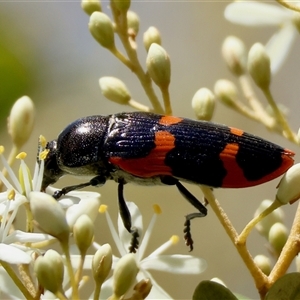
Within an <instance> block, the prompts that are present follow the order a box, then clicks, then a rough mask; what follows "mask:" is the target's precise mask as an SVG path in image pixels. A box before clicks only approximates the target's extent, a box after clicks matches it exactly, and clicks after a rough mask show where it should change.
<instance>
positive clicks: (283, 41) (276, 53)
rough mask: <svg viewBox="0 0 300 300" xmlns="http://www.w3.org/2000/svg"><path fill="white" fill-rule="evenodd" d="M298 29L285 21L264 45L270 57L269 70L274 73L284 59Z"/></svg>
mask: <svg viewBox="0 0 300 300" xmlns="http://www.w3.org/2000/svg"><path fill="white" fill-rule="evenodd" d="M297 34H298V31H297V29H296V27H295V26H294V25H293V23H291V22H286V23H285V24H284V25H283V26H282V27H281V29H280V30H278V32H276V33H275V34H274V35H273V36H272V37H271V39H270V40H269V41H268V43H267V45H266V51H267V53H268V55H269V56H270V59H271V72H272V74H275V73H276V72H277V71H278V70H279V69H280V67H281V66H282V65H283V63H284V61H285V60H286V58H287V56H288V54H289V52H290V50H291V47H292V45H293V43H294V41H295V39H296V37H297Z"/></svg>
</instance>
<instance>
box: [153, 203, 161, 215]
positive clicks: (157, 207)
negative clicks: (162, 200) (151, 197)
mask: <svg viewBox="0 0 300 300" xmlns="http://www.w3.org/2000/svg"><path fill="white" fill-rule="evenodd" d="M153 210H154V213H155V214H157V215H160V214H161V213H162V211H161V208H160V206H159V205H158V204H154V205H153Z"/></svg>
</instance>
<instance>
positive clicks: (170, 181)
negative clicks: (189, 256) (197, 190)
mask: <svg viewBox="0 0 300 300" xmlns="http://www.w3.org/2000/svg"><path fill="white" fill-rule="evenodd" d="M161 181H162V182H163V183H164V184H167V185H176V187H177V189H178V190H179V192H180V193H181V195H182V196H183V197H184V198H185V199H186V200H187V201H188V202H189V203H190V204H192V205H193V206H194V207H195V208H196V209H197V210H198V211H199V212H197V213H191V214H188V215H187V216H186V220H185V223H184V230H183V232H184V239H185V244H186V245H187V246H189V247H190V251H193V248H194V247H193V244H194V241H193V239H192V234H191V220H192V219H194V218H201V217H205V216H206V215H207V208H206V207H205V206H204V205H203V204H202V203H201V202H200V201H199V200H198V199H197V198H196V197H195V196H194V195H193V194H192V193H191V192H190V191H189V190H188V189H187V188H185V187H184V186H183V185H182V184H181V183H180V182H179V180H178V179H176V178H174V177H171V176H165V177H162V178H161Z"/></svg>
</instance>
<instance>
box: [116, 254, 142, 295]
mask: <svg viewBox="0 0 300 300" xmlns="http://www.w3.org/2000/svg"><path fill="white" fill-rule="evenodd" d="M138 270H139V269H138V266H137V264H136V261H135V257H134V254H132V253H129V254H126V255H124V256H123V257H122V258H120V260H119V261H118V262H117V264H116V267H115V270H114V274H113V278H114V283H113V293H114V295H115V296H116V297H121V296H123V295H125V293H126V292H127V291H128V289H129V288H130V287H131V286H132V284H133V282H134V281H135V278H136V275H137V273H138Z"/></svg>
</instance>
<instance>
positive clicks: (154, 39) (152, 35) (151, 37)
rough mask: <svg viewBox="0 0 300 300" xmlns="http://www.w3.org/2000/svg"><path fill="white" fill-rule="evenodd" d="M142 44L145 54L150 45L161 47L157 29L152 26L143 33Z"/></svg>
mask: <svg viewBox="0 0 300 300" xmlns="http://www.w3.org/2000/svg"><path fill="white" fill-rule="evenodd" d="M143 42H144V47H145V49H146V51H147V52H148V50H149V48H150V46H151V44H152V43H155V44H158V45H161V36H160V32H159V31H158V29H157V28H156V27H153V26H151V27H149V28H148V29H147V31H145V33H144V37H143Z"/></svg>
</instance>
